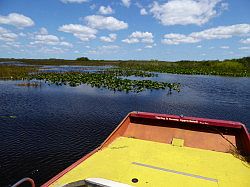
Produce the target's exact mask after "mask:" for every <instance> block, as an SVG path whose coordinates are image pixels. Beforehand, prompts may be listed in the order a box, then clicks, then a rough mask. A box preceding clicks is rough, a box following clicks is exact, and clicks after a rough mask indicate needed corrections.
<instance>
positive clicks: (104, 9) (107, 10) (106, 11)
mask: <svg viewBox="0 0 250 187" xmlns="http://www.w3.org/2000/svg"><path fill="white" fill-rule="evenodd" d="M98 12H99V13H100V14H103V15H107V14H113V13H114V11H113V9H112V8H111V7H110V6H107V7H105V6H100V8H99V11H98Z"/></svg>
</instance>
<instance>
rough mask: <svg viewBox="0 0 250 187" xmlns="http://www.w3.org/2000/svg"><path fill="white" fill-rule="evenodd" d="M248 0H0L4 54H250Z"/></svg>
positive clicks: (123, 57) (202, 56) (179, 56)
mask: <svg viewBox="0 0 250 187" xmlns="http://www.w3.org/2000/svg"><path fill="white" fill-rule="evenodd" d="M249 10H250V1H249V0H238V1H236V0H156V1H150V0H143V1H139V0H106V1H101V0H0V52H1V53H0V57H14V58H65V59H75V58H77V57H80V56H87V57H89V58H90V59H106V60H108V59H110V60H113V59H114V60H116V59H121V60H127V59H142V60H149V59H158V60H174V61H175V60H184V59H188V60H205V59H225V58H239V57H243V56H250V11H249Z"/></svg>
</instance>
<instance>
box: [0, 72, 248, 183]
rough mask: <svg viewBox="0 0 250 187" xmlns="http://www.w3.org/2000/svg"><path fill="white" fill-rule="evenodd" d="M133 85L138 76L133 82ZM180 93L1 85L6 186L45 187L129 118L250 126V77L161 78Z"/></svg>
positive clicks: (1, 163)
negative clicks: (159, 116) (170, 117)
mask: <svg viewBox="0 0 250 187" xmlns="http://www.w3.org/2000/svg"><path fill="white" fill-rule="evenodd" d="M131 78H133V77H131ZM150 79H153V80H159V81H169V82H180V83H181V85H182V89H181V92H180V93H176V92H173V94H171V95H169V94H168V93H167V91H166V90H165V91H161V90H160V91H146V92H143V93H140V94H135V93H130V94H126V93H121V92H116V93H114V92H112V91H109V90H106V89H97V88H91V87H90V86H87V85H82V86H79V87H75V88H72V87H68V86H63V87H57V86H48V85H46V84H42V85H41V87H37V88H32V87H30V88H27V87H18V86H16V83H17V81H0V103H1V108H0V115H1V116H16V118H3V117H2V118H0V142H1V143H0V151H1V153H0V186H8V185H10V184H13V183H14V182H16V181H17V180H19V179H21V178H23V177H27V176H28V177H32V178H34V179H35V181H36V183H37V184H38V185H40V184H42V183H44V182H45V181H47V180H48V179H50V178H51V177H52V176H54V175H55V174H57V173H58V172H59V171H61V170H62V169H64V168H66V167H67V166H69V165H70V164H72V163H73V162H75V161H76V160H77V159H79V158H81V157H82V156H83V155H85V154H86V153H88V152H89V151H91V150H92V149H94V148H95V147H97V146H98V145H99V144H100V143H101V142H102V141H103V140H104V139H105V138H106V137H107V136H108V135H109V134H110V133H111V132H112V131H113V130H114V128H115V127H116V126H117V125H118V123H119V122H120V121H121V120H122V119H123V117H124V116H125V115H126V114H127V113H128V112H130V111H134V110H139V111H148V112H159V113H169V114H177V115H179V114H183V115H187V116H198V117H206V118H217V119H228V120H235V121H241V122H243V123H245V124H246V125H247V126H248V127H250V115H249V114H250V78H229V77H216V76H190V75H172V74H160V75H159V77H154V78H150Z"/></svg>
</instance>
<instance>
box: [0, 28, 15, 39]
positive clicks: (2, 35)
mask: <svg viewBox="0 0 250 187" xmlns="http://www.w3.org/2000/svg"><path fill="white" fill-rule="evenodd" d="M17 38H18V35H17V34H15V33H13V32H11V31H9V30H7V29H5V28H3V27H0V40H2V41H6V42H13V41H15V40H16V39H17Z"/></svg>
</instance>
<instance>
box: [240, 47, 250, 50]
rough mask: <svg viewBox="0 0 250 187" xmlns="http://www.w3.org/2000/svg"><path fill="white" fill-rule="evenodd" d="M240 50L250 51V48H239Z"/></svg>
mask: <svg viewBox="0 0 250 187" xmlns="http://www.w3.org/2000/svg"><path fill="white" fill-rule="evenodd" d="M239 49H240V50H250V47H239Z"/></svg>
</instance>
